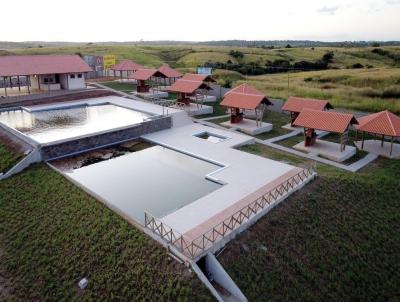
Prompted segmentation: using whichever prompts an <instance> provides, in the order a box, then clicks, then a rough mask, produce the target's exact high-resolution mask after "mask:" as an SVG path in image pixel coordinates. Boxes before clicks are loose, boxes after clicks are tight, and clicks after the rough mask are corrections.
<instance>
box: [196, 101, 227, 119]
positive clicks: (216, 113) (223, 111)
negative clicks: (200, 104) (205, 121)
mask: <svg viewBox="0 0 400 302" xmlns="http://www.w3.org/2000/svg"><path fill="white" fill-rule="evenodd" d="M220 102H221V100H217V101H216V102H210V103H204V105H206V106H212V107H213V108H214V111H213V113H211V114H203V115H198V116H196V118H199V119H202V118H206V117H212V116H220V115H226V114H227V113H226V108H225V107H222V106H221V105H220ZM224 120H226V119H224Z"/></svg>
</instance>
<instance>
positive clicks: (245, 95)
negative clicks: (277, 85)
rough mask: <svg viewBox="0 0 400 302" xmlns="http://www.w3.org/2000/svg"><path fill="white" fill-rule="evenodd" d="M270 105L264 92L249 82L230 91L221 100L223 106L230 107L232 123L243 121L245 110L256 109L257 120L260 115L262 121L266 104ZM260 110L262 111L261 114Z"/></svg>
mask: <svg viewBox="0 0 400 302" xmlns="http://www.w3.org/2000/svg"><path fill="white" fill-rule="evenodd" d="M260 105H263V106H262V108H259V107H260ZM268 105H272V103H271V101H270V100H269V99H268V98H267V97H266V96H265V95H264V94H263V93H262V92H260V91H258V90H257V89H255V88H254V87H252V86H250V85H248V84H242V85H240V86H237V87H236V88H234V89H232V90H230V91H228V92H227V93H226V94H225V96H224V99H223V100H222V102H221V106H224V107H227V108H229V109H230V111H231V123H232V124H234V123H240V122H242V120H243V115H244V110H254V111H255V113H256V122H257V123H258V122H259V120H258V117H259V118H260V121H262V114H263V112H264V109H265V106H268ZM258 111H261V114H260V115H258Z"/></svg>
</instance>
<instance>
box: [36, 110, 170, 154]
mask: <svg viewBox="0 0 400 302" xmlns="http://www.w3.org/2000/svg"><path fill="white" fill-rule="evenodd" d="M171 126H172V119H171V117H170V116H168V117H160V118H158V119H154V120H149V121H145V122H143V123H141V124H138V125H134V126H132V127H129V128H124V129H119V130H115V131H110V132H105V133H101V134H97V135H93V136H89V137H82V138H77V139H73V140H68V141H65V142H61V143H55V144H51V145H47V146H46V145H45V146H42V147H41V155H42V160H44V161H46V160H50V159H55V158H60V157H64V156H67V155H72V154H77V153H81V152H84V151H87V150H92V149H97V148H100V147H104V146H107V145H112V144H116V143H119V142H123V141H127V140H131V139H135V138H139V137H140V136H141V135H145V134H149V133H152V132H156V131H160V130H164V129H167V128H171Z"/></svg>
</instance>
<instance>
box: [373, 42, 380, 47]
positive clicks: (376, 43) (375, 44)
mask: <svg viewBox="0 0 400 302" xmlns="http://www.w3.org/2000/svg"><path fill="white" fill-rule="evenodd" d="M371 46H372V47H379V46H381V45H380V44H379V43H378V42H374V43H372V45H371Z"/></svg>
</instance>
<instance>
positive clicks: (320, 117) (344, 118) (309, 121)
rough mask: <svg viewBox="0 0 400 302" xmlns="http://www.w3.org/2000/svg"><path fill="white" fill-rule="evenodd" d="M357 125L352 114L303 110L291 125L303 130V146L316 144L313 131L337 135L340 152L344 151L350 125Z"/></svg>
mask: <svg viewBox="0 0 400 302" xmlns="http://www.w3.org/2000/svg"><path fill="white" fill-rule="evenodd" d="M353 124H358V122H357V120H356V118H355V117H354V115H352V114H348V113H341V112H332V111H320V110H314V109H303V110H302V111H301V112H300V114H299V115H298V117H297V118H296V120H295V121H294V123H293V125H294V126H298V127H303V128H304V145H305V146H312V145H313V144H314V143H315V142H316V138H317V136H316V133H315V130H322V131H328V132H335V133H339V134H340V135H341V136H340V151H343V150H344V149H345V143H346V141H347V138H348V130H349V127H350V125H353Z"/></svg>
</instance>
